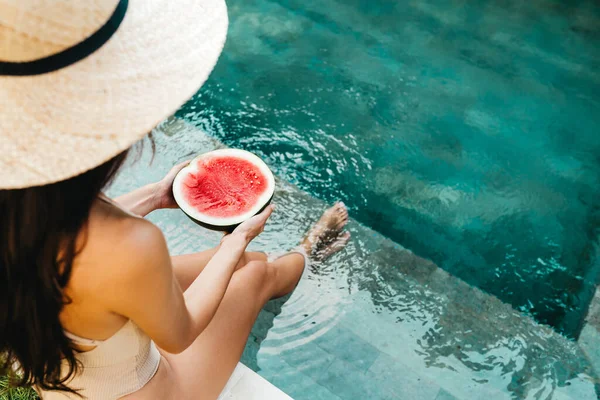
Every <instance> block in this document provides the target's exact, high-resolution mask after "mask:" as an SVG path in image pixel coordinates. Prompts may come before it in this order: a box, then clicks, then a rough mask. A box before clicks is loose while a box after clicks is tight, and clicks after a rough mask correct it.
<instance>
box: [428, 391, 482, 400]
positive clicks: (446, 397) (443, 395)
mask: <svg viewBox="0 0 600 400" xmlns="http://www.w3.org/2000/svg"><path fill="white" fill-rule="evenodd" d="M435 400H459V399H458V398H456V397H454V396H452V395H451V394H450V393H448V392H446V391H445V390H444V389H440V391H439V393H438V395H437V397H436V398H435ZM488 400H493V399H488Z"/></svg>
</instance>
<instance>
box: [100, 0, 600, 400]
mask: <svg viewBox="0 0 600 400" xmlns="http://www.w3.org/2000/svg"><path fill="white" fill-rule="evenodd" d="M229 7H230V17H231V26H230V32H229V39H228V43H227V46H226V49H225V52H224V54H223V56H222V58H221V60H220V61H219V64H218V65H217V67H216V70H215V71H214V73H213V75H212V76H211V78H210V79H209V82H208V83H207V84H206V85H205V87H203V89H202V90H201V91H200V92H199V93H198V94H197V95H196V96H195V97H194V98H193V99H192V100H191V101H190V102H188V104H186V105H185V106H184V107H183V108H182V109H181V110H180V111H179V112H178V113H177V117H178V118H176V119H174V120H170V121H167V122H165V123H164V124H163V125H162V126H161V127H160V128H159V129H158V130H157V132H156V135H155V136H156V142H157V154H156V156H155V157H154V162H153V164H151V165H150V166H148V164H147V163H146V162H145V160H143V161H144V162H139V163H137V164H134V165H133V166H130V167H129V168H128V170H127V171H125V173H124V174H122V175H121V176H120V177H119V179H118V180H117V182H116V184H115V186H114V188H113V189H112V193H113V194H118V193H120V192H124V191H126V190H129V189H132V188H134V187H137V186H139V185H140V184H143V183H146V182H150V181H153V180H155V179H159V178H160V177H162V176H163V174H164V173H165V172H166V171H167V170H168V169H169V167H170V166H171V165H173V164H175V163H176V162H178V161H181V160H183V159H186V158H189V156H191V155H193V154H197V153H200V152H203V151H207V150H210V149H212V148H214V147H218V146H221V145H222V144H221V143H224V144H226V145H229V146H233V147H241V148H244V149H247V150H251V151H254V152H256V153H258V154H260V155H261V156H262V157H264V159H265V160H266V161H267V162H268V163H269V164H270V166H271V167H272V168H273V169H274V171H275V172H276V174H277V175H278V176H279V177H280V178H281V180H280V181H279V182H278V188H279V189H278V192H277V193H276V196H275V200H274V201H275V202H276V203H277V204H278V208H277V212H276V213H275V214H274V215H273V219H272V221H271V222H270V224H269V226H268V227H267V229H266V231H265V232H264V234H262V235H261V236H260V237H259V238H258V239H257V241H256V243H255V244H254V246H256V247H255V248H260V249H264V250H267V251H281V250H282V249H286V248H290V247H293V246H294V245H295V244H296V243H297V241H298V240H299V239H300V237H301V236H302V234H303V232H304V231H305V230H306V229H307V228H308V227H309V226H310V225H311V223H312V222H313V221H314V219H315V218H317V217H318V215H319V213H320V212H321V211H322V210H323V208H324V207H325V206H326V205H325V203H326V202H331V201H333V200H336V199H338V198H341V199H343V200H344V201H345V202H346V203H347V204H348V205H349V206H350V207H351V211H352V212H351V214H352V217H353V219H354V220H353V221H352V222H351V223H350V226H349V229H350V230H351V232H352V235H353V239H352V241H351V243H350V244H349V245H348V247H347V249H346V250H344V251H343V252H342V253H339V254H337V255H335V256H334V257H333V259H332V260H331V261H330V262H327V263H325V264H324V265H320V266H317V267H315V268H313V269H312V270H311V273H310V274H309V276H308V279H307V280H306V281H304V282H303V283H302V284H301V285H300V286H299V287H298V289H297V290H296V291H295V292H294V294H293V295H292V296H291V297H290V298H289V299H288V300H287V302H285V303H283V302H281V301H275V302H271V303H269V304H268V305H267V307H266V308H265V310H264V311H263V312H262V313H261V315H260V317H259V319H258V321H257V323H256V325H255V327H254V329H253V332H252V335H251V337H250V339H249V341H248V344H247V346H246V351H245V353H244V355H243V357H242V361H243V362H244V363H246V364H247V365H248V366H250V367H251V368H253V369H254V370H256V371H258V372H259V373H260V374H261V375H263V376H264V377H266V378H267V379H268V380H270V381H271V382H273V383H274V384H276V385H277V386H279V387H280V388H282V389H283V390H284V391H285V392H287V393H289V394H290V395H292V396H293V397H294V398H295V399H296V400H318V399H326V400H367V399H368V400H371V399H372V400H379V399H390V400H398V399H411V400H413V399H414V400H425V399H427V400H452V399H465V400H472V399H494V400H495V399H536V400H537V399H544V400H546V399H559V400H568V399H572V400H588V399H589V400H592V399H596V398H597V394H596V393H600V391H598V390H597V389H596V387H597V385H598V384H599V382H600V381H599V380H598V375H597V373H596V371H594V368H593V367H592V365H591V363H590V360H589V359H588V358H587V357H586V355H584V354H583V353H582V352H581V349H580V348H579V346H578V344H577V343H576V342H574V341H573V340H569V339H567V337H570V338H575V337H577V336H578V334H579V332H580V329H581V325H582V321H583V318H584V316H585V314H586V310H587V307H588V303H589V300H590V298H591V296H592V294H593V291H594V287H595V286H594V285H595V279H596V276H597V272H598V268H599V267H600V265H599V263H598V261H597V255H596V247H597V241H598V240H597V236H598V222H599V218H600V215H599V210H600V207H599V200H598V198H599V197H598V194H599V193H598V192H599V191H600V189H599V188H600V185H599V183H600V182H599V180H600V156H599V154H600V135H598V134H597V132H596V127H597V126H599V122H600V112H598V111H600V110H599V108H600V107H599V104H598V102H599V98H598V93H600V75H599V73H598V72H597V71H598V66H599V65H600V63H599V61H600V54H599V51H598V49H597V47H595V46H594V44H595V43H596V42H597V40H598V37H599V35H600V31H599V30H598V29H599V27H600V23H599V22H600V11H599V9H598V7H597V6H595V5H594V4H593V3H592V2H579V3H577V4H575V3H574V4H572V5H564V4H558V3H555V2H549V1H535V2H528V3H526V4H521V3H520V2H516V1H497V2H477V3H475V2H459V1H439V0H436V1H433V0H428V1H408V2H393V1H383V0H375V1H369V2H366V1H362V2H360V1H353V0H348V1H344V2H342V1H333V0H327V1H325V0H317V1H312V2H300V1H289V0H287V1H286V0H279V1H268V0H254V1H252V0H249V1H245V2H238V3H230V4H229ZM202 131H203V132H205V133H203V132H202ZM206 133H207V134H208V135H207V134H206ZM144 157H146V158H150V156H149V155H148V154H145V155H144ZM290 183H291V184H290ZM150 218H151V219H152V220H153V221H154V222H155V223H157V224H158V225H159V226H160V227H161V228H162V230H163V232H165V236H166V237H167V240H168V243H169V247H170V249H171V250H172V251H173V253H185V252H191V251H196V250H201V249H204V248H208V247H210V246H214V245H216V244H217V243H218V241H219V235H218V234H215V233H212V232H208V231H205V230H202V229H201V228H199V227H198V226H196V225H195V224H193V223H192V222H190V221H189V220H188V219H187V218H186V217H185V216H184V215H183V214H182V213H181V212H178V211H177V210H166V211H160V212H157V213H155V214H153V215H151V217H150ZM407 249H410V250H412V252H411V251H409V250H407ZM413 252H414V253H413ZM429 260H432V261H433V263H432V262H430V261H429ZM438 266H439V267H441V268H438ZM499 299H500V300H499ZM529 317H533V318H535V319H536V320H537V321H541V322H543V323H545V324H550V325H551V326H552V327H551V328H550V327H548V326H545V325H540V324H538V323H536V322H535V321H534V319H532V318H529ZM557 332H560V333H562V334H564V335H562V334H559V333H557ZM599 338H600V333H599ZM592 347H593V346H592ZM595 348H600V340H599V341H598V343H597V345H596V346H595Z"/></svg>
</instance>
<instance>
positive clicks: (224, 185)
mask: <svg viewBox="0 0 600 400" xmlns="http://www.w3.org/2000/svg"><path fill="white" fill-rule="evenodd" d="M274 193H275V178H274V177H273V173H272V172H271V170H270V169H269V167H268V166H267V164H265V163H264V161H262V160H261V159H260V158H258V157H257V156H256V155H255V154H252V153H250V152H248V151H245V150H238V149H221V150H215V151H211V152H209V153H205V154H202V155H200V156H198V157H196V158H194V159H193V160H192V161H191V162H190V164H189V165H188V166H187V167H185V168H184V169H182V170H181V171H180V172H179V173H178V174H177V176H176V177H175V180H174V181H173V196H174V197H175V201H176V202H177V205H178V206H179V208H181V210H182V211H183V212H184V213H185V214H186V215H187V216H188V217H190V218H191V219H192V220H193V221H195V222H196V223H198V224H200V225H202V226H204V227H206V228H208V229H212V230H217V231H222V232H231V231H233V230H234V229H235V227H236V226H238V225H239V224H241V223H242V222H244V221H246V220H247V219H249V218H251V217H253V216H254V215H256V214H258V213H260V212H261V211H262V210H264V209H265V207H267V205H269V203H270V202H271V200H272V199H273V194H274Z"/></svg>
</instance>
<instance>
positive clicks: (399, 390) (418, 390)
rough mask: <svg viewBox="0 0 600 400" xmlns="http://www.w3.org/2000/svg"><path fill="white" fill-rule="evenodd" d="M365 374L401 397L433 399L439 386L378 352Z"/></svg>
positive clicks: (423, 399)
mask: <svg viewBox="0 0 600 400" xmlns="http://www.w3.org/2000/svg"><path fill="white" fill-rule="evenodd" d="M365 376H366V377H367V378H368V379H370V380H371V381H373V382H375V383H376V384H377V385H379V386H380V387H384V388H385V389H386V391H387V392H390V393H395V394H396V395H398V396H399V397H400V398H403V399H420V400H435V399H436V396H437V394H438V393H439V391H440V386H439V385H437V384H436V383H435V382H433V381H431V380H429V379H427V378H425V377H423V376H421V375H418V374H417V373H415V372H414V371H412V369H411V368H410V367H409V366H407V365H405V364H403V363H401V362H400V361H399V360H398V359H395V358H393V357H390V356H388V355H385V354H380V355H379V357H377V360H375V362H374V363H373V365H371V368H369V370H368V371H367V373H366V374H365Z"/></svg>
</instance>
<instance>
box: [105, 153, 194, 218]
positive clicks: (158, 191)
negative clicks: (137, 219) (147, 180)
mask: <svg viewBox="0 0 600 400" xmlns="http://www.w3.org/2000/svg"><path fill="white" fill-rule="evenodd" d="M189 163H190V162H189V161H184V162H182V163H180V164H177V165H176V166H174V167H173V168H171V170H170V171H169V173H168V174H167V175H166V176H165V177H164V178H163V179H161V180H160V181H159V182H156V183H151V184H149V185H146V186H142V187H141V188H139V189H136V190H134V191H133V192H130V193H127V194H124V195H122V196H119V197H117V198H115V199H114V200H115V202H117V203H118V204H119V205H120V206H121V207H123V208H124V209H125V210H128V211H130V212H132V213H134V214H136V215H139V216H142V217H145V216H146V215H148V214H150V213H151V212H152V211H154V210H158V209H161V208H177V204H176V203H175V199H174V198H173V192H172V189H171V186H172V185H173V180H174V179H175V176H177V173H178V172H179V171H181V170H182V169H183V168H185V167H186V166H187V165H188V164H189Z"/></svg>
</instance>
